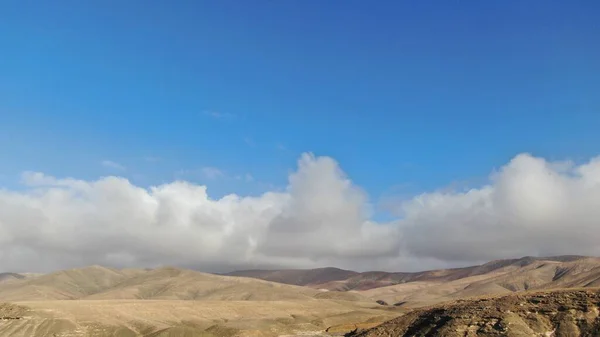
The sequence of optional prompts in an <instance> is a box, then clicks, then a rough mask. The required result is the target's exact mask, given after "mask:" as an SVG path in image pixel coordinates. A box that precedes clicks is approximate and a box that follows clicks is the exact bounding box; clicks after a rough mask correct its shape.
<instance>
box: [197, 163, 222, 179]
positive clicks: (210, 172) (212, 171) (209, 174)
mask: <svg viewBox="0 0 600 337" xmlns="http://www.w3.org/2000/svg"><path fill="white" fill-rule="evenodd" d="M200 172H201V173H202V175H203V176H204V177H205V178H207V179H210V180H214V179H218V178H222V177H225V173H224V172H223V171H221V170H219V169H218V168H216V167H210V166H206V167H203V168H201V169H200Z"/></svg>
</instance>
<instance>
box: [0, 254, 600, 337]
mask: <svg viewBox="0 0 600 337" xmlns="http://www.w3.org/2000/svg"><path fill="white" fill-rule="evenodd" d="M233 275H235V276H233ZM598 286H600V259H599V258H595V257H583V256H560V257H549V258H532V257H525V258H521V259H513V260H499V261H492V262H490V263H487V264H484V265H480V266H473V267H468V268H458V269H448V270H434V271H427V272H419V273H386V272H367V273H357V272H352V271H344V270H340V269H336V268H323V269H313V270H287V271H286V270H279V271H240V272H236V273H231V274H230V275H216V274H207V273H201V272H197V271H192V270H186V269H179V268H174V267H163V268H157V269H124V270H118V269H112V268H107V267H102V266H90V267H84V268H79V269H71V270H64V271H58V272H54V273H49V274H18V273H10V272H6V273H3V274H0V302H2V303H4V304H2V305H1V306H0V317H2V320H1V321H0V336H17V337H18V336H23V337H26V336H144V337H150V336H214V337H221V336H222V337H233V336H285V335H306V334H313V335H322V334H334V335H335V334H337V335H340V334H344V333H349V332H351V331H354V334H361V336H362V335H365V336H384V335H385V336H388V335H390V336H401V335H404V334H405V333H407V332H406V331H413V333H412V335H432V336H433V335H440V336H446V335H447V336H454V335H451V334H448V333H445V332H444V333H441V332H440V333H439V334H431V333H432V332H431V331H433V330H431V329H430V328H427V327H424V326H429V325H431V324H433V325H435V326H437V328H436V329H435V331H442V332H443V331H450V330H451V328H448V327H446V328H444V325H443V324H442V323H443V322H454V323H452V324H458V325H461V326H463V325H464V326H467V328H468V329H471V328H470V326H471V325H472V326H475V325H477V324H479V325H477V326H486V324H487V323H486V322H485V320H486V319H487V318H485V317H483V316H482V317H480V318H478V319H479V320H478V322H477V324H475V323H473V324H471V323H469V324H471V325H469V324H467V323H468V322H466V323H465V322H464V321H460V322H459V321H457V320H456V319H454V318H455V317H454V316H456V317H459V316H460V317H464V315H465V314H463V313H462V311H461V310H462V309H461V310H459V309H457V308H463V307H465V306H466V307H469V305H475V304H469V303H480V304H481V303H482V302H481V301H482V298H485V301H488V302H489V304H486V305H485V306H484V307H486V308H487V307H489V306H491V307H494V306H497V305H496V304H494V303H495V302H493V301H494V300H495V299H494V298H495V296H509V297H506V298H509V299H511V298H513V297H510V296H525V295H526V294H529V293H535V292H539V291H546V292H548V291H552V290H554V289H565V288H573V289H582V288H587V289H589V290H587V291H584V292H581V291H579V292H575V293H573V295H560V296H559V297H560V298H559V299H561V300H560V301H559V302H560V303H559V302H556V301H555V302H556V303H555V302H552V303H553V304H552V306H553V308H554V307H559V306H560V307H561V308H562V309H561V310H563V311H565V310H567V311H568V310H571V309H573V310H579V311H582V310H583V311H582V312H591V313H590V314H589V315H588V316H590V315H592V313H593V312H596V313H597V310H598V308H597V303H596V302H594V301H595V300H594V299H595V298H596V297H597V294H598V292H597V290H596V288H595V287H598ZM562 291H564V290H562ZM574 291H575V290H574ZM550 293H551V294H552V292H550ZM563 294H564V293H563ZM490 296H491V297H490ZM565 296H566V297H565ZM569 296H570V297H569ZM573 296H575V297H577V296H579V297H577V298H579V299H578V300H577V301H576V302H577V303H582V301H584V302H585V303H588V302H589V303H588V304H589V305H587V306H586V309H585V310H584V309H581V308H579V307H577V308H575V307H573V308H570V307H569V305H572V306H574V305H575V304H574V303H575V302H573V303H571V304H569V302H568V301H566V300H564V298H567V297H568V298H571V297H573ZM582 296H584V297H585V296H588V297H590V301H588V300H587V299H585V300H584V299H582V298H581V297H582ZM575 297H573V298H575ZM501 298H503V297H501ZM549 298H550V299H552V298H554V297H549ZM518 299H519V301H524V300H523V299H522V298H521V297H518ZM502 301H503V302H502V303H508V302H506V301H507V300H502ZM510 301H513V300H510ZM510 301H509V302H510ZM561 301H562V302H561ZM488 302H486V303H488ZM513 302H514V301H513ZM513 302H510V303H513ZM530 302H531V301H530ZM530 302H527V303H530ZM452 303H458V304H452ZM465 303H467V304H465ZM523 303H525V302H523ZM557 303H558V304H557ZM513 304H514V303H513ZM452 305H462V307H460V306H459V307H456V306H452ZM498 305H499V304H498ZM511 305H512V304H511ZM528 305H529V304H528ZM513 306H514V305H513ZM423 307H428V308H433V309H430V310H433V311H427V310H425V309H418V308H423ZM537 307H538V309H536V310H537V312H539V311H540V310H541V309H543V308H540V305H537ZM436 308H437V309H436ZM448 308H452V310H450V309H448ZM469 308H472V307H469ZM511 308H512V307H511ZM527 308H529V307H527ZM594 308H595V309H594ZM415 309H416V310H415ZM530 309H531V308H529V309H527V310H529V311H531V310H533V309H531V310H530ZM436 310H446V311H444V313H443V315H442V314H439V312H440V311H436ZM448 310H449V311H448ZM465 310H466V309H465ZM469 310H471V309H469ZM507 310H509V309H507ZM510 310H513V311H514V308H513V309H510ZM527 310H525V309H524V310H522V311H523V313H517V314H515V315H520V316H519V317H525V316H523V315H526V313H525V312H526V311H527ZM548 310H549V311H556V310H558V309H556V310H555V309H548ZM586 310H587V311H586ZM594 310H595V311H594ZM579 311H577V313H573V315H575V316H576V315H579V314H578V312H579ZM431 312H435V313H436V315H438V316H439V315H442V316H443V317H445V318H443V319H440V318H439V317H438V318H431V320H432V322H433V323H431V324H429V323H427V324H429V325H427V324H425V325H423V324H424V323H423V324H422V323H419V324H421V325H419V326H420V327H419V328H416V327H415V326H416V325H415V324H417V323H415V322H417V321H419V322H421V321H423V320H425V321H427V319H425V318H423V317H421V316H419V315H430V314H431ZM407 313H408V314H407ZM461 315H462V316H461ZM488 316H489V317H492V316H494V315H491V316H490V315H488ZM496 316H498V315H496ZM496 316H494V317H495V318H493V320H495V322H496V323H497V322H498V321H502V319H505V320H506V319H507V318H502V317H504V316H502V317H496ZM575 316H573V317H575ZM592 316H593V315H592ZM396 317H400V318H397V319H396ZM402 317H405V318H402ZM436 317H437V316H436ZM440 317H441V316H440ZM486 317H487V316H486ZM586 317H587V316H586ZM450 318H452V319H450ZM588 318H589V319H588V320H589V321H590V322H588V323H586V324H588V325H586V326H583V327H578V329H580V330H581V331H596V330H593V329H594V326H595V325H594V324H597V323H598V322H599V321H598V320H597V315H596V316H594V317H591V316H590V317H588ZM394 319H396V320H394ZM490 319H492V318H490ZM539 320H543V319H542V318H540V319H539ZM383 322H387V323H385V324H384V325H381V327H376V326H377V325H379V324H381V323H383ZM394 322H396V323H394ZM428 322H429V321H428ZM457 322H459V323H457ZM519 322H521V321H519ZM544 322H546V323H544V324H545V325H544V329H546V328H548V329H550V328H552V327H554V326H555V325H556V324H555V323H552V322H554V321H552V319H551V318H548V320H545V321H544ZM448 324H450V323H448ZM490 324H491V323H490ZM494 324H495V323H494ZM519 324H521V325H523V324H525V325H527V324H526V322H525V323H522V322H521V323H519ZM553 324H554V325H553ZM492 325H493V324H492ZM411 327H412V328H411ZM368 328H373V329H374V330H368ZM467 328H465V329H467ZM382 329H383V330H382ZM403 329H404V330H403ZM411 329H412V330H411ZM415 329H416V330H415ZM428 329H429V330H428ZM449 329H450V330H449ZM452 329H454V328H452ZM473 329H474V328H473ZM523 329H525V328H524V327H523ZM586 329H587V330H586ZM363 330H364V331H363ZM492 330H493V331H492ZM492 330H490V331H492V332H498V331H497V330H494V329H492ZM361 331H362V332H361ZM390 331H392V332H390ZM414 331H421V332H418V333H416V332H414ZM428 331H429V332H428ZM465 331H466V330H465ZM469 331H470V330H469ZM482 331H483V330H482ZM523 331H529V330H527V329H525V330H523ZM535 331H537V330H535ZM578 331H579V330H578ZM400 332H402V333H400ZM436 333H437V332H436ZM536 333H537V332H536ZM409 335H411V334H409ZM467 335H468V334H467ZM480 335H481V334H480ZM559 335H560V334H556V335H555V336H559ZM590 336H591V335H590Z"/></svg>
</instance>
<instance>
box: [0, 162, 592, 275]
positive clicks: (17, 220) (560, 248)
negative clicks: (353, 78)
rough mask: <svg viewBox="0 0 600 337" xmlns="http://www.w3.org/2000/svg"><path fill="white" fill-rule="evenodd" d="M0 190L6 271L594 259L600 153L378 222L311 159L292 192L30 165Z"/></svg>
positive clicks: (342, 180) (510, 169)
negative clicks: (86, 174) (52, 171)
mask: <svg viewBox="0 0 600 337" xmlns="http://www.w3.org/2000/svg"><path fill="white" fill-rule="evenodd" d="M23 181H24V182H25V183H26V185H27V186H28V188H27V189H25V190H19V191H10V190H0V271H2V270H13V271H26V270H27V271H38V270H39V271H44V270H52V269H58V268H67V267H73V266H80V265H86V264H93V263H98V264H106V265H113V266H121V267H124V266H139V267H141V266H156V265H161V264H172V265H181V266H188V267H196V268H200V269H204V270H208V271H225V270H229V269H233V268H236V269H239V268H253V267H269V266H279V267H282V266H283V267H301V268H308V267H315V266H326V265H333V266H340V267H345V268H355V269H359V270H368V269H388V270H415V269H426V268H438V267H444V266H451V265H457V264H467V263H477V262H481V261H484V260H491V259H496V258H505V257H519V256H524V255H554V254H594V255H598V254H600V249H599V247H600V245H598V242H600V228H599V225H600V220H599V219H600V159H598V158H596V159H593V160H591V161H590V162H588V163H586V164H584V165H579V166H576V165H574V164H572V163H568V162H567V163H565V162H561V163H549V162H547V161H545V160H544V159H541V158H535V157H532V156H529V155H526V154H523V155H519V156H517V157H515V158H514V159H513V160H512V161H510V162H509V163H508V164H507V165H506V166H504V167H503V168H502V169H501V170H499V171H498V172H495V173H493V174H492V175H491V176H490V181H489V185H486V186H484V187H481V188H478V189H472V190H470V191H468V192H464V193H462V192H461V193H457V192H448V191H446V192H433V193H426V194H422V195H419V196H416V197H414V198H412V199H411V200H409V201H407V202H403V203H401V204H398V205H396V207H397V209H398V211H399V217H398V219H397V220H396V221H393V222H390V223H376V222H374V221H372V220H370V219H371V217H372V214H371V212H370V205H369V203H368V200H367V196H366V195H365V193H364V192H363V191H361V190H360V188H358V187H357V186H355V185H353V184H352V182H351V181H350V180H349V179H348V178H347V177H346V176H345V175H344V173H343V172H342V170H341V169H340V167H339V166H338V164H337V163H336V162H335V160H333V159H331V158H328V157H314V156H312V155H310V154H304V155H302V157H301V158H300V159H299V161H298V168H297V170H296V171H295V172H294V173H293V174H291V175H290V177H289V184H288V187H287V189H286V191H285V192H282V193H275V192H271V193H265V194H263V195H262V196H260V197H241V196H237V195H228V196H225V197H223V198H221V199H219V200H213V199H211V198H210V197H209V196H208V194H207V190H206V187H205V186H199V185H194V184H191V183H187V182H184V181H175V182H173V183H170V184H165V185H161V186H156V187H152V188H149V189H145V188H140V187H137V186H134V185H132V184H131V183H130V182H129V181H127V180H126V179H123V178H118V177H107V178H102V179H100V180H97V181H82V180H75V179H58V178H54V177H50V176H46V175H44V174H42V173H31V172H29V173H25V174H24V175H23Z"/></svg>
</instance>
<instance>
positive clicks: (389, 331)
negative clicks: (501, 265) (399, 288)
mask: <svg viewBox="0 0 600 337" xmlns="http://www.w3.org/2000/svg"><path fill="white" fill-rule="evenodd" d="M599 307H600V290H598V289H593V290H591V289H590V290H574V289H573V290H555V291H548V292H537V293H536V292H532V293H529V292H528V293H522V294H511V295H507V296H502V297H496V298H480V299H473V300H468V301H458V302H455V303H452V304H448V305H441V306H437V307H434V308H428V309H418V310H415V311H412V312H410V313H408V314H406V315H404V316H401V317H399V318H396V319H394V320H391V321H388V322H386V323H384V324H381V325H379V326H377V327H374V328H371V329H368V330H365V331H362V332H353V333H350V334H348V335H347V336H348V337H350V336H352V337H380V336H440V337H459V336H461V337H463V336H513V337H520V336H522V337H529V336H554V337H567V336H599V335H600V318H599V311H598V308H599Z"/></svg>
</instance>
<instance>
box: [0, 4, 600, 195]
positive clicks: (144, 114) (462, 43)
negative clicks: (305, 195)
mask: <svg viewBox="0 0 600 337" xmlns="http://www.w3.org/2000/svg"><path fill="white" fill-rule="evenodd" d="M598 15H600V3H598V2H597V1H572V2H565V1H541V0H540V1H537V0H534V1H496V2H491V1H429V2H424V1H419V2H416V1H413V2H400V1H377V2H369V1H312V0H309V1H174V2H165V1H155V2H149V1H135V0H130V1H52V2H50V1H45V2H39V1H37V2H34V1H5V2H3V3H2V4H0V144H1V145H0V163H1V165H0V186H4V187H9V188H15V186H17V185H18V181H19V175H20V174H21V172H23V171H40V172H44V173H46V174H50V175H53V176H57V177H76V178H81V179H95V178H98V177H100V176H105V175H109V174H115V175H122V176H125V177H127V178H129V179H131V181H132V182H134V183H135V184H137V185H141V186H150V185H154V184H159V183H162V182H170V181H173V180H174V179H187V180H190V181H193V182H197V183H206V184H208V186H209V188H210V190H211V191H212V192H213V193H214V195H215V196H220V195H223V194H225V193H230V192H236V193H240V194H256V193H260V192H263V191H266V190H272V189H277V188H283V187H284V186H285V184H286V179H287V175H288V173H289V171H290V170H293V169H295V166H296V161H297V159H298V157H299V156H300V154H301V153H303V152H307V151H309V152H314V153H315V154H316V155H319V156H321V155H324V156H331V157H333V158H335V160H337V161H338V162H339V163H340V165H341V167H342V168H343V169H344V170H345V172H346V173H347V174H348V176H349V177H350V178H351V179H352V180H353V181H354V182H355V183H356V184H357V185H359V186H361V187H362V188H363V189H364V190H365V191H367V192H368V193H369V195H370V197H371V199H372V200H375V201H376V200H378V199H380V198H382V197H384V196H388V195H390V194H403V193H408V194H415V193H420V192H424V191H431V190H435V189H438V188H443V187H444V186H448V185H452V184H453V183H456V182H461V183H466V184H474V185H478V184H481V183H482V182H483V181H485V179H486V177H487V176H488V174H489V173H490V172H491V171H492V170H493V169H494V168H497V167H500V166H502V165H504V164H506V163H507V162H508V161H509V160H510V159H511V158H512V157H514V156H515V155H516V154H518V153H521V152H531V153H533V154H534V155H536V156H541V157H544V158H547V159H549V160H557V159H572V160H575V161H583V160H586V159H588V158H590V157H592V156H595V155H598V153H599V152H600V151H598V144H600V142H599V141H600V133H599V132H598V126H599V125H600V94H599V92H600V43H598V42H599V40H598V38H599V37H600V24H599V23H598ZM108 161H111V162H113V163H116V165H111V164H110V163H109V162H108ZM103 162H104V164H105V165H103V164H102V163H103ZM118 165H120V166H122V167H123V168H124V169H123V168H120V167H118ZM207 168H216V169H218V170H220V171H222V172H223V174H224V175H223V176H220V175H219V174H216V173H215V172H216V171H212V172H213V174H212V175H210V174H209V176H210V177H208V176H207V174H206V173H207V172H208V171H206V169H207ZM236 176H240V179H235V177H236ZM250 176H251V178H250ZM224 177H227V179H225V178H224Z"/></svg>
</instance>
